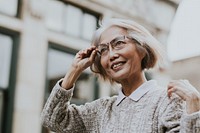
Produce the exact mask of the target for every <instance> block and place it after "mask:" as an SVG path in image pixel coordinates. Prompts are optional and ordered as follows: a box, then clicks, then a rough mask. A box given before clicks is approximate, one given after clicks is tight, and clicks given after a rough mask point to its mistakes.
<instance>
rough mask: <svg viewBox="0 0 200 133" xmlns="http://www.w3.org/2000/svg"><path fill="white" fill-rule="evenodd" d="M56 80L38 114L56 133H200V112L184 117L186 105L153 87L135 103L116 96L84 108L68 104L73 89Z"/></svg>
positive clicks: (162, 90) (160, 88)
mask: <svg viewBox="0 0 200 133" xmlns="http://www.w3.org/2000/svg"><path fill="white" fill-rule="evenodd" d="M60 82H61V81H59V82H58V83H57V84H56V85H55V87H54V88H53V90H52V92H51V94H50V96H49V98H48V100H47V102H46V104H45V106H44V109H43V111H42V114H41V119H42V124H43V125H44V126H46V127H48V128H49V129H50V130H52V131H54V132H57V133H177V132H180V133H200V112H196V113H193V114H190V115H187V113H186V112H185V102H183V101H182V100H181V99H180V98H179V97H178V96H175V95H174V96H173V97H172V98H170V99H169V98H168V97H167V90H166V89H165V88H162V87H160V86H158V85H155V86H153V88H151V89H150V90H149V91H148V92H147V93H145V94H144V95H143V96H142V97H141V98H140V99H139V100H138V101H134V100H132V99H131V98H129V97H125V98H123V99H122V100H121V101H120V102H119V103H118V104H117V103H116V102H117V96H113V97H106V98H100V99H98V100H95V101H93V102H91V103H86V104H85V105H80V106H77V105H74V104H70V99H71V97H72V95H73V89H74V88H72V89H70V90H65V89H64V88H62V87H61V86H60Z"/></svg>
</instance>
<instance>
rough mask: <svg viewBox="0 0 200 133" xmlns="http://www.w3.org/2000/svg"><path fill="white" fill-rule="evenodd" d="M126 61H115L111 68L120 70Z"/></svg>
mask: <svg viewBox="0 0 200 133" xmlns="http://www.w3.org/2000/svg"><path fill="white" fill-rule="evenodd" d="M124 64H125V62H115V63H113V64H112V65H111V69H113V70H118V69H119V68H120V67H121V66H122V65H124Z"/></svg>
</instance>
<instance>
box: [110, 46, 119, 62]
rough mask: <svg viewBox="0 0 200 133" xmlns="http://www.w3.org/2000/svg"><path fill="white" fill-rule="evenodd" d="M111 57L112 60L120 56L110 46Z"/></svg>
mask: <svg viewBox="0 0 200 133" xmlns="http://www.w3.org/2000/svg"><path fill="white" fill-rule="evenodd" d="M109 57H110V60H111V61H113V60H115V59H116V58H118V57H119V55H118V54H117V53H116V51H115V50H114V49H113V48H112V47H109Z"/></svg>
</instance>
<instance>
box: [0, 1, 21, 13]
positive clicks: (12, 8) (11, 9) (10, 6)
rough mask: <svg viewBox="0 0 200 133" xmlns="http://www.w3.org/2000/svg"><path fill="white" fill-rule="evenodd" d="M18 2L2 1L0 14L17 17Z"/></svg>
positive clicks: (0, 2)
mask: <svg viewBox="0 0 200 133" xmlns="http://www.w3.org/2000/svg"><path fill="white" fill-rule="evenodd" d="M17 7H18V0H0V12H2V13H5V14H7V15H11V16H16V15H17Z"/></svg>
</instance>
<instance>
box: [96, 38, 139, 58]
mask: <svg viewBox="0 0 200 133" xmlns="http://www.w3.org/2000/svg"><path fill="white" fill-rule="evenodd" d="M128 40H133V41H135V42H137V43H138V41H137V40H135V39H134V38H132V37H130V36H120V37H116V38H115V39H113V40H112V41H111V42H109V43H105V44H104V43H102V44H99V45H98V46H97V49H98V53H99V55H100V56H105V55H107V54H108V52H109V45H111V48H112V49H113V50H121V49H123V48H124V47H125V45H126V44H127V43H128V42H127V41H128Z"/></svg>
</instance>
